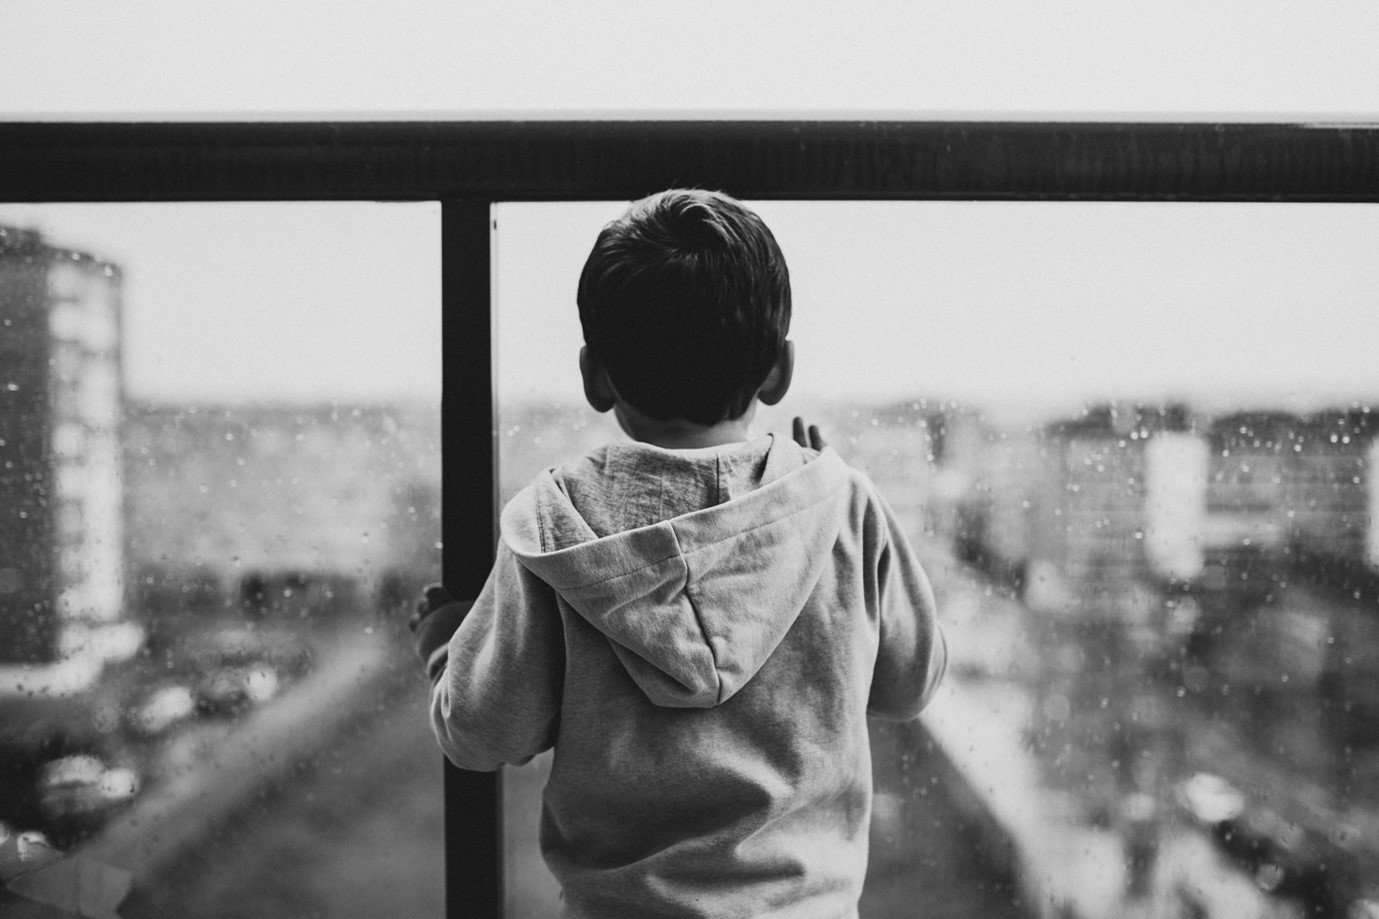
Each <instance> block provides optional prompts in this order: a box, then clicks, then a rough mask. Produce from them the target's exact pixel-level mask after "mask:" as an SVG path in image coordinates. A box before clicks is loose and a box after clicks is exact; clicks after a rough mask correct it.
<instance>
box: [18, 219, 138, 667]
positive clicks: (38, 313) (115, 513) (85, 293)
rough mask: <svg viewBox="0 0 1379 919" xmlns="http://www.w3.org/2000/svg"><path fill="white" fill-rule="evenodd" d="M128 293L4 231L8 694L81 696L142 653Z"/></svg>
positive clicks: (29, 238)
mask: <svg viewBox="0 0 1379 919" xmlns="http://www.w3.org/2000/svg"><path fill="white" fill-rule="evenodd" d="M120 288H121V276H120V272H119V269H118V268H117V267H116V266H114V265H112V264H109V263H107V262H103V261H101V260H99V259H96V258H93V257H91V256H89V255H86V254H83V253H80V252H73V251H69V250H65V249H61V248H55V247H53V246H50V245H47V244H46V243H45V242H44V241H43V239H42V237H41V236H40V235H39V234H38V233H36V232H33V231H29V230H17V229H13V228H6V227H0V691H4V690H5V689H6V688H9V689H10V690H15V689H16V688H17V689H19V690H20V691H24V690H25V689H27V691H29V692H35V691H37V692H42V691H44V690H45V689H46V690H51V691H64V690H72V689H79V688H82V685H83V684H88V683H89V682H90V681H92V680H94V679H95V678H96V677H97V676H98V675H99V672H100V668H101V665H102V664H103V663H104V662H105V661H106V660H110V659H113V658H119V657H123V656H127V655H129V654H131V653H133V651H134V650H136V649H137V647H138V644H139V641H140V636H139V633H138V630H137V629H136V628H135V627H133V626H132V625H130V624H129V623H128V622H127V621H126V614H125V602H124V514H123V500H124V498H123V496H124V488H123V483H122V475H121V455H120V439H119V433H120V423H121V416H122V408H123V389H122V384H121V352H120V338H121V336H120V306H121V302H120ZM19 665H23V666H22V667H21V666H19ZM36 665H37V666H36ZM44 665H47V666H46V667H45V666H44Z"/></svg>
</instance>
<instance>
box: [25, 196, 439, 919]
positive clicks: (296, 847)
mask: <svg viewBox="0 0 1379 919" xmlns="http://www.w3.org/2000/svg"><path fill="white" fill-rule="evenodd" d="M437 215H438V208H437V207H436V206H435V205H434V204H406V205H402V204H354V203H324V204H321V203H317V204H301V203H295V204H293V203H255V204H216V205H211V204H95V205H60V204H50V205H39V206H31V207H23V206H17V205H11V206H7V207H0V317H3V322H4V327H5V328H4V338H5V344H4V348H5V350H6V356H7V358H9V359H7V360H5V361H3V362H0V365H3V366H4V368H5V370H4V371H3V372H0V376H4V388H5V404H4V409H3V411H0V418H3V420H0V426H3V429H4V433H3V434H0V441H3V442H0V450H3V455H4V458H5V471H4V475H3V477H0V483H3V489H4V494H5V497H4V499H3V500H0V503H3V504H4V505H5V507H6V508H7V510H6V511H5V512H4V514H5V516H4V523H3V526H0V547H2V548H0V569H3V571H4V573H5V574H4V578H3V585H4V586H3V589H0V604H3V607H2V609H3V615H2V616H0V621H3V627H4V628H5V630H6V633H5V634H6V640H5V642H4V654H5V655H6V659H5V661H4V663H3V664H0V706H3V707H4V710H5V713H6V714H5V721H4V724H5V729H4V732H3V741H0V743H2V744H3V747H2V749H3V752H0V762H3V767H2V768H3V769H4V774H5V780H4V782H3V783H0V784H3V786H4V793H3V796H0V807H2V808H3V813H0V822H3V824H4V828H5V833H4V835H5V836H6V837H7V838H13V839H14V840H15V851H14V852H12V853H10V854H11V855H12V856H14V859H18V857H19V854H20V848H19V847H20V846H21V845H22V846H23V853H24V855H25V856H26V858H25V859H23V860H22V861H21V863H20V864H18V865H16V864H14V863H13V861H14V859H12V860H11V863H7V865H6V868H7V871H6V873H5V880H7V881H8V880H9V879H10V877H9V873H8V872H9V871H11V870H15V869H17V868H19V867H37V866H39V865H41V864H42V863H43V862H44V861H46V860H47V859H50V858H52V857H54V855H55V854H56V853H57V852H63V853H68V854H73V855H77V856H80V857H83V858H87V859H89V860H91V863H92V864H95V865H98V866H101V867H100V869H99V870H102V871H110V872H111V873H112V874H111V877H112V878H114V879H115V884H114V885H113V888H112V889H113V890H118V889H119V887H120V886H121V881H120V879H121V878H122V877H123V875H122V874H121V872H125V871H127V872H130V873H131V875H132V877H131V880H132V881H133V886H134V889H133V891H132V893H131V894H130V895H129V897H128V898H126V899H125V901H124V903H123V904H122V905H121V907H120V909H121V915H123V916H126V917H133V916H170V915H189V914H195V915H203V916H230V915H246V916H248V915H264V914H273V915H294V914H306V913H325V914H330V915H351V914H352V915H361V916H363V915H370V914H378V913H380V912H387V911H389V910H390V909H393V908H397V909H401V910H403V911H404V912H408V913H417V914H425V913H428V912H429V913H432V914H439V913H440V912H441V910H442V904H443V901H442V894H441V884H442V881H441V876H442V850H441V845H440V841H441V826H442V818H441V814H440V810H439V801H440V799H441V788H440V773H439V769H438V768H437V767H436V763H435V758H434V757H433V756H430V755H429V754H430V753H431V752H432V750H433V749H434V741H433V740H432V739H431V737H430V733H429V731H428V729H427V727H426V724H425V717H424V715H425V705H424V702H423V701H422V700H421V699H420V697H419V689H420V686H419V684H418V683H417V680H416V674H415V669H416V668H415V664H414V661H413V659H412V655H411V653H410V648H409V647H408V644H407V641H406V630H405V628H403V622H404V618H403V617H401V616H400V610H401V609H402V608H403V606H404V605H405V604H406V603H407V602H409V600H410V598H411V597H412V596H414V595H415V594H416V592H417V591H418V590H419V589H420V587H421V586H422V585H423V584H424V583H426V582H427V581H428V580H430V579H434V578H435V577H436V571H437V569H438V567H439V558H440V552H439V539H440V521H439V486H440V453H439V436H440V431H439V413H438V407H439V406H438V402H439V395H440V386H439V383H440V360H439V357H440V348H439V341H438V339H439V325H440V311H439V295H440V273H439V262H438V258H437V256H438V249H439V247H438V245H437V237H438V231H439V225H438V221H437ZM11 508H13V509H15V511H11V510H10V509H11ZM380 775H387V776H388V777H389V782H388V784H387V785H382V784H380V783H379V781H378V778H379V776H380ZM399 799H400V800H402V801H404V802H406V804H407V805H409V807H407V808H398V807H397V806H396V800H399ZM321 836H329V837H331V838H332V839H334V840H335V844H334V845H331V846H328V847H326V846H321V845H319V844H317V843H316V840H317V839H318V838H319V837H321ZM26 883H28V884H29V885H30V886H27V887H24V888H23V890H24V891H25V892H26V893H27V894H29V895H31V896H30V898H31V899H37V900H38V901H39V902H50V903H51V902H53V899H54V898H57V899H58V900H60V899H61V897H62V896H63V895H71V896H75V895H76V893H77V890H76V889H75V888H72V887H71V886H70V885H69V884H66V883H64V878H62V877H61V876H58V877H56V878H55V879H53V880H51V881H47V880H45V879H44V876H43V875H42V873H41V872H40V874H39V875H37V876H34V877H31V878H30V879H29V880H28V881H27V882H26ZM35 885H36V886H35ZM394 885H397V886H396V887H395V886H394ZM409 898H410V899H409ZM7 902H8V901H7ZM8 908H9V907H8V906H5V907H0V912H6V911H7V909H8ZM15 908H18V907H17V906H16V907H15Z"/></svg>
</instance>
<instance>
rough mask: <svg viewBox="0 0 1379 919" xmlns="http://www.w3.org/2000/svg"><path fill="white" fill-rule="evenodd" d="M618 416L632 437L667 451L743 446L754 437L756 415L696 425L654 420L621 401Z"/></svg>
mask: <svg viewBox="0 0 1379 919" xmlns="http://www.w3.org/2000/svg"><path fill="white" fill-rule="evenodd" d="M614 413H615V414H616V415H617V418H618V424H619V425H620V426H621V427H622V429H623V431H624V432H626V433H627V436H628V437H631V438H632V439H633V440H637V441H641V442H642V443H644V444H651V445H652V446H655V447H661V448H662V449H665V450H692V449H695V448H697V447H719V446H722V445H723V444H735V443H741V442H742V441H744V440H748V439H749V438H750V436H751V432H750V428H751V425H752V415H753V414H755V412H753V410H752V408H749V409H748V410H747V412H746V413H745V414H744V415H742V417H740V418H729V419H726V420H724V421H720V422H718V423H717V424H695V423H694V422H693V421H686V420H685V419H683V418H671V419H669V420H661V419H659V418H650V417H648V416H646V415H644V414H642V413H641V412H639V411H637V410H636V409H635V408H633V407H632V406H630V405H627V404H626V403H623V402H621V400H619V403H618V405H616V406H615V407H614Z"/></svg>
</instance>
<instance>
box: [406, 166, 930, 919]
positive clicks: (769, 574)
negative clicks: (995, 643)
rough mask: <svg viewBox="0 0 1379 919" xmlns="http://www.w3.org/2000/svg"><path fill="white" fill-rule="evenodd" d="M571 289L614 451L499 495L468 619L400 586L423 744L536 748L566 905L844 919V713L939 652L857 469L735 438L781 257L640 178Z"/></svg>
mask: <svg viewBox="0 0 1379 919" xmlns="http://www.w3.org/2000/svg"><path fill="white" fill-rule="evenodd" d="M578 304H579V312H580V320H581V323H582V325H583V328H584V340H585V346H584V347H583V349H581V351H580V355H579V368H580V373H581V375H582V376H583V379H584V393H585V396H586V398H587V399H588V401H589V404H590V405H591V406H592V407H593V408H594V409H596V410H597V411H600V412H606V411H610V410H611V411H613V412H614V413H615V415H616V417H617V420H618V423H619V425H620V426H621V427H622V429H623V431H624V432H626V433H627V435H628V436H629V437H630V438H631V439H632V441H633V442H632V443H619V444H613V445H610V446H607V447H603V448H601V449H598V450H595V451H594V452H592V453H589V454H587V455H585V456H582V457H579V458H578V459H575V460H572V461H570V462H567V463H565V464H564V465H562V466H559V467H557V468H555V469H552V470H548V471H547V472H545V473H543V474H542V475H541V476H539V477H538V478H537V480H536V481H535V482H533V483H532V484H531V485H530V486H528V487H527V488H526V489H524V490H523V491H522V492H521V493H520V494H518V495H517V496H516V497H515V498H514V499H513V500H512V501H511V502H510V503H509V504H508V505H507V507H506V508H504V510H503V513H502V524H501V533H502V537H501V540H500V542H499V547H498V554H497V560H496V562H495V563H494V568H493V572H492V574H491V575H490V577H489V579H488V583H487V584H486V585H485V587H484V589H483V591H482V592H481V593H480V595H479V597H478V599H477V600H476V601H474V604H473V608H472V609H469V608H468V606H467V605H465V604H457V603H451V602H448V599H449V598H448V597H447V596H446V595H445V592H444V591H443V590H442V589H440V588H431V589H430V590H429V591H428V593H427V596H426V598H425V599H424V600H423V601H422V602H421V603H420V604H419V607H418V614H419V615H418V619H417V632H418V641H417V644H418V651H419V652H420V653H421V654H422V656H423V658H424V659H426V660H427V661H428V665H429V669H430V671H431V674H432V676H433V679H434V687H433V689H432V708H431V712H432V723H433V726H434V728H435V732H436V736H437V738H438V739H439V741H440V745H441V747H442V748H443V749H444V750H445V753H446V755H447V756H449V757H450V759H451V760H452V761H453V762H454V763H455V764H456V765H457V766H460V767H462V768H465V769H478V770H489V769H495V768H497V767H498V766H499V765H501V764H503V763H523V762H526V761H527V760H529V759H531V758H532V757H533V756H535V755H536V754H538V753H540V752H542V751H544V750H547V749H549V748H551V747H554V749H555V756H554V760H553V763H552V767H551V776H550V780H549V782H548V784H547V785H546V789H545V792H544V796H543V812H542V823H541V847H542V851H543V853H544V855H545V857H546V861H547V863H548V864H549V865H550V867H551V870H552V871H553V872H554V874H555V876H556V878H557V879H558V880H559V881H560V884H561V887H562V890H563V893H564V903H565V910H566V914H567V915H569V916H576V917H616V919H624V917H643V916H657V917H661V916H664V917H714V919H723V917H732V916H742V917H748V916H750V917H792V919H814V917H817V919H845V917H855V916H856V910H857V901H858V897H859V895H860V893H861V887H862V879H863V876H864V874H865V871H866V860H867V831H868V822H869V816H870V811H871V798H872V786H871V758H870V750H869V746H868V739H867V725H866V718H867V716H868V715H873V716H876V717H882V718H889V719H909V718H913V717H914V716H916V715H917V714H918V713H919V711H920V709H921V708H922V707H923V706H924V704H925V702H926V701H927V700H928V698H929V697H930V695H931V694H932V692H933V690H934V687H935V685H936V684H937V682H938V680H939V677H940V676H941V674H942V671H943V667H944V661H945V655H944V646H943V641H942V638H941V636H940V634H939V631H938V626H937V624H936V622H935V619H934V601H933V594H932V592H931V590H930V587H929V584H928V581H927V580H926V578H925V576H924V573H923V571H922V570H921V569H920V567H919V565H918V563H917V562H916V561H915V558H914V555H913V553H912V552H911V550H910V547H909V545H908V544H907V542H906V539H905V536H904V535H903V534H902V532H901V530H900V528H899V526H898V525H897V524H896V522H895V520H894V519H893V518H892V517H891V515H890V512H889V511H888V510H887V508H886V506H885V504H884V503H883V502H882V501H881V499H880V497H879V496H878V495H877V493H876V492H875V490H874V488H873V487H872V485H871V484H870V482H869V481H868V480H867V479H866V478H865V477H864V476H862V475H861V474H860V473H858V472H856V471H853V470H851V469H850V468H849V467H848V466H847V465H846V464H845V463H844V462H843V460H842V459H840V458H839V457H838V455H837V453H835V452H834V451H833V450H831V449H827V448H826V447H825V446H824V444H823V442H822V440H821V439H820V438H819V435H818V430H817V429H815V428H812V427H811V428H810V429H809V431H807V432H806V430H805V429H804V425H803V423H802V422H800V420H799V419H796V420H795V430H794V440H789V439H785V438H778V437H774V436H771V435H767V436H765V437H762V438H759V439H752V438H750V437H749V434H748V426H749V424H750V423H751V420H752V416H753V412H754V406H755V403H756V402H757V401H761V402H762V403H764V404H767V405H772V404H775V403H776V402H778V401H780V399H781V398H782V397H783V396H784V395H785V393H786V390H787V389H788V388H789V386H790V379H791V373H792V371H793V369H794V348H793V345H792V343H791V342H789V341H787V340H786V332H787V330H788V328H789V324H790V281H789V276H788V274H787V271H786V266H785V260H784V257H783V256H782V255H781V252H780V249H779V248H778V246H777V245H776V241H775V239H774V237H773V236H772V235H771V232H770V230H768V229H767V228H766V225H765V224H764V223H762V221H761V220H760V218H758V217H757V216H756V215H755V214H754V213H752V212H751V211H750V210H748V209H747V208H746V207H744V206H743V205H742V204H741V203H739V202H737V201H735V200H733V199H732V198H729V197H727V196H726V195H721V194H717V193H713V192H706V191H697V190H672V191H667V192H663V193H661V194H658V195H653V196H651V197H650V198H646V199H644V200H641V201H638V202H636V203H634V204H633V205H632V206H631V207H630V209H629V210H628V211H627V213H626V214H624V215H623V217H621V218H620V219H619V220H616V221H614V222H613V223H611V224H609V225H608V226H607V227H605V228H604V229H603V231H602V232H601V233H600V234H599V237H598V240H597V242H596V243H595V244H594V248H593V251H592V253H591V254H590V256H589V259H588V261H587V263H586V264H585V266H584V271H583V274H582V275H581V277H580V281H579V292H578ZM466 609H468V615H467V616H464V611H465V610H466ZM461 617H463V622H462V624H460V625H459V627H458V628H455V627H454V624H455V622H456V621H458V620H459V619H460V618H461ZM452 630H453V637H451V635H450V633H451V631H452ZM447 638H448V639H449V641H448V642H446V639H447Z"/></svg>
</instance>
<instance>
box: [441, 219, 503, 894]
mask: <svg viewBox="0 0 1379 919" xmlns="http://www.w3.org/2000/svg"><path fill="white" fill-rule="evenodd" d="M491 220H492V218H491V215H490V202H488V201H487V200H459V201H442V202H441V250H442V251H441V297H442V301H443V303H442V318H441V338H442V346H441V354H442V361H443V364H442V367H443V369H442V375H443V379H442V385H441V456H442V471H441V534H442V539H443V540H444V547H443V549H442V563H441V564H442V568H443V571H442V577H443V580H444V582H445V585H446V587H448V588H449V589H450V591H451V592H452V593H453V594H454V595H455V596H457V597H464V598H472V597H475V596H477V595H478V593H479V590H480V589H481V588H482V587H483V585H484V581H485V580H486V579H487V577H488V573H489V569H490V568H491V567H492V564H493V555H494V550H495V546H494V519H495V514H496V512H497V506H496V505H497V479H496V477H495V474H496V472H497V463H496V461H495V455H494V451H495V444H496V440H495V438H494V430H495V421H494V410H495V406H494V388H493V322H492V304H491V302H490V300H491V289H492V264H491V255H492V253H491V238H490V228H491ZM444 768H445V783H444V785H445V913H446V917H447V919H501V917H502V913H503V870H502V869H503V864H502V795H501V793H500V791H501V789H500V781H499V779H500V776H499V774H498V773H496V772H468V771H465V770H462V769H456V768H455V767H454V766H452V765H450V763H449V762H448V761H447V762H445V766H444Z"/></svg>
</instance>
